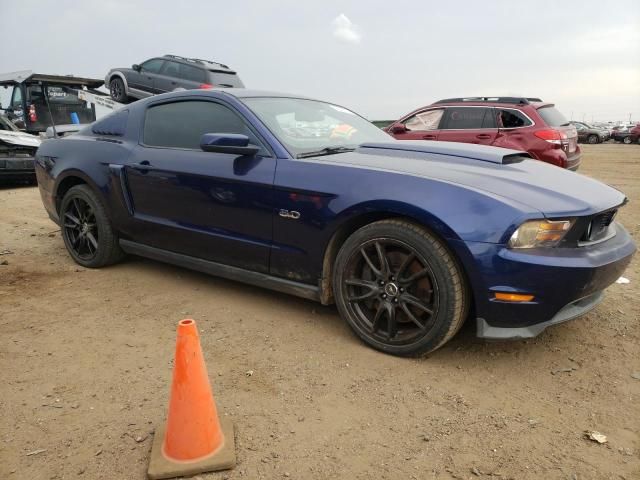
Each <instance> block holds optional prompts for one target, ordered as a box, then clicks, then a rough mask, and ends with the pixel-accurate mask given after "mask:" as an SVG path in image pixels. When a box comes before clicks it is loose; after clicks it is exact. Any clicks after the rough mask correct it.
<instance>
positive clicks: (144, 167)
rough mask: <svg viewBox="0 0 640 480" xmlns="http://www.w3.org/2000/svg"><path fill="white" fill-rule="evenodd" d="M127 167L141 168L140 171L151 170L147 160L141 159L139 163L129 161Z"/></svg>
mask: <svg viewBox="0 0 640 480" xmlns="http://www.w3.org/2000/svg"><path fill="white" fill-rule="evenodd" d="M129 167H131V168H133V169H135V170H141V171H142V172H146V171H148V170H153V167H152V166H151V164H150V163H149V161H148V160H143V161H141V162H140V163H131V164H129Z"/></svg>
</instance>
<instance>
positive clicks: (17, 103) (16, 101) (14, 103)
mask: <svg viewBox="0 0 640 480" xmlns="http://www.w3.org/2000/svg"><path fill="white" fill-rule="evenodd" d="M11 108H13V109H14V110H16V109H21V108H22V89H21V88H20V87H14V88H13V94H12V95H11Z"/></svg>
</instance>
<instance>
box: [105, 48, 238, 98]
mask: <svg viewBox="0 0 640 480" xmlns="http://www.w3.org/2000/svg"><path fill="white" fill-rule="evenodd" d="M104 84H105V85H106V86H107V87H108V88H109V92H110V94H111V98H113V99H114V100H115V101H116V102H120V103H126V102H128V101H129V100H130V99H132V98H133V99H140V98H146V97H148V96H150V95H155V94H158V93H165V92H171V91H173V90H176V89H185V90H191V89H198V88H202V89H206V88H214V87H223V88H230V87H244V85H243V84H242V81H241V80H240V77H239V76H238V74H237V73H236V72H234V71H233V70H231V69H230V68H229V67H228V66H226V65H223V64H222V63H217V62H213V61H210V60H201V59H199V58H185V57H179V56H177V55H164V56H162V57H157V58H152V59H150V60H147V61H145V62H143V63H141V64H140V65H138V64H134V65H133V66H132V67H131V68H114V69H111V70H109V73H107V76H106V77H105V79H104Z"/></svg>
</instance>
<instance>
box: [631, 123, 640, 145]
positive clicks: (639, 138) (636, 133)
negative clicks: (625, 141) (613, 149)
mask: <svg viewBox="0 0 640 480" xmlns="http://www.w3.org/2000/svg"><path fill="white" fill-rule="evenodd" d="M629 138H630V139H631V143H640V124H638V125H636V126H635V127H633V128H632V129H631V130H629Z"/></svg>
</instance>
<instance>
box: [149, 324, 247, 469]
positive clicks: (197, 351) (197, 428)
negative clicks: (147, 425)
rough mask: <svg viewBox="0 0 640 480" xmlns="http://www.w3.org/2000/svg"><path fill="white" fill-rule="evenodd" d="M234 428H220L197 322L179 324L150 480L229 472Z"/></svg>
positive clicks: (226, 425) (226, 423) (222, 424)
mask: <svg viewBox="0 0 640 480" xmlns="http://www.w3.org/2000/svg"><path fill="white" fill-rule="evenodd" d="M233 440H234V439H233V425H232V424H231V422H230V421H222V422H220V420H219V418H218V411H217V409H216V404H215V401H214V400H213V394H212V393H211V385H210V383H209V376H208V375H207V367H206V365H205V363H204V358H203V356H202V349H201V348H200V339H199V337H198V330H197V329H196V322H195V321H193V320H191V319H187V320H182V321H180V322H179V323H178V339H177V341H176V357H175V363H174V366H173V382H172V384H171V398H170V399H169V413H168V415H167V424H166V427H165V428H161V429H158V431H156V434H155V437H154V439H153V446H152V447H151V460H150V462H149V470H148V472H147V474H148V476H149V478H151V479H160V478H172V477H178V476H184V475H195V474H197V473H203V472H212V471H216V470H225V469H228V468H232V467H234V466H235V464H236V454H235V446H234V441H233Z"/></svg>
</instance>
